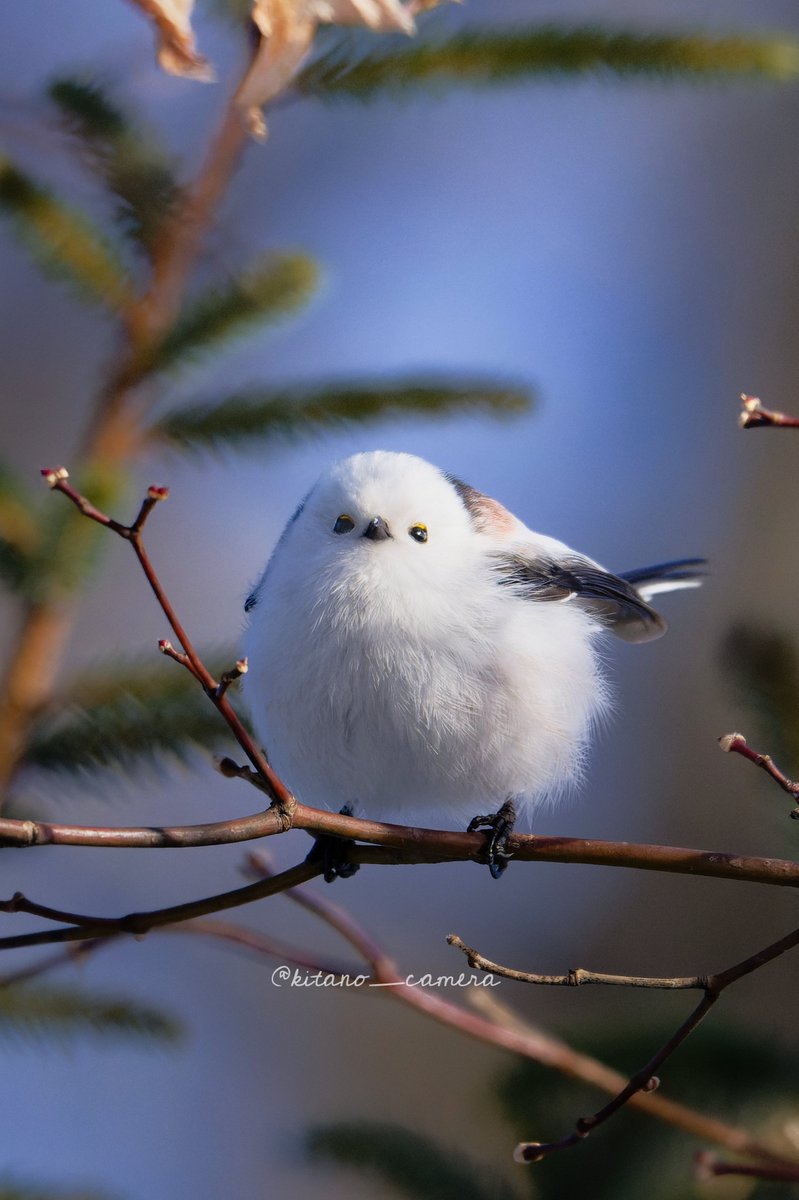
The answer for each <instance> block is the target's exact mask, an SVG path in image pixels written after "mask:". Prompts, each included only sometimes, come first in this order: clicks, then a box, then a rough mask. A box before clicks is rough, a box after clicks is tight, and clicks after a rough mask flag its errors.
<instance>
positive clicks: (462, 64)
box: [295, 25, 799, 100]
mask: <svg viewBox="0 0 799 1200" xmlns="http://www.w3.org/2000/svg"><path fill="white" fill-rule="evenodd" d="M587 72H604V73H612V74H614V75H620V76H627V75H633V76H640V75H643V76H655V77H663V78H707V77H713V76H731V75H760V76H764V77H766V78H769V79H775V80H786V79H793V78H795V77H796V75H797V74H799V41H797V40H796V39H795V38H792V37H787V36H786V37H774V38H754V37H752V38H750V37H737V36H730V37H714V36H704V35H701V34H685V35H681V34H675V35H663V34H644V33H633V32H629V31H619V32H615V33H614V32H609V31H607V30H604V29H599V28H596V27H594V26H578V27H574V28H564V27H560V26H555V25H542V26H533V27H532V28H521V27H520V28H514V29H509V30H508V31H507V32H502V33H498V32H496V30H494V29H470V30H466V31H464V32H462V33H458V34H456V35H455V36H454V37H451V38H449V39H448V40H442V39H437V40H428V41H409V40H408V39H407V38H391V39H382V38H381V39H380V41H379V42H375V41H374V40H371V41H368V42H367V41H366V40H365V39H364V38H363V37H362V36H358V35H357V34H356V35H347V36H344V37H342V38H341V39H340V41H339V42H338V43H337V44H336V45H335V46H334V47H333V48H332V49H331V50H329V51H328V52H326V53H323V54H322V55H321V56H320V57H319V58H317V59H316V60H315V61H314V62H312V63H311V64H310V65H309V66H308V67H306V68H305V70H304V71H302V72H300V74H299V75H298V77H297V79H296V81H295V87H296V88H297V89H298V90H299V91H300V92H302V93H303V94H305V95H308V96H315V97H317V98H319V99H321V100H328V99H337V98H339V97H341V98H345V97H349V98H352V99H358V100H368V99H371V98H372V97H373V96H376V95H379V94H381V93H385V92H388V93H396V92H400V91H407V90H409V89H411V88H438V89H443V88H446V87H453V86H458V87H462V86H464V85H468V86H480V85H488V84H506V83H513V82H515V81H517V80H522V79H525V78H533V77H535V76H542V75H543V76H549V75H553V74H566V75H580V74H585V73H587Z"/></svg>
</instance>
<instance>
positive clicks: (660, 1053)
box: [516, 929, 799, 1163]
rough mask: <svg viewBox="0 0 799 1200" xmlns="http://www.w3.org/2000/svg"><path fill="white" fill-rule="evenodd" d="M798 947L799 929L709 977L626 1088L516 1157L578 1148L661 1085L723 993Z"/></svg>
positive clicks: (524, 1147)
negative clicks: (665, 1068) (661, 1075)
mask: <svg viewBox="0 0 799 1200" xmlns="http://www.w3.org/2000/svg"><path fill="white" fill-rule="evenodd" d="M796 946H799V929H795V930H793V932H792V933H789V934H786V936H785V937H782V938H780V939H779V940H778V941H776V942H772V943H771V945H769V946H766V947H764V948H763V949H762V950H758V951H757V953H756V954H752V955H750V956H749V957H748V958H745V959H743V960H742V961H741V962H739V963H736V964H735V965H734V966H732V967H728V968H727V969H726V970H724V971H720V972H718V973H717V974H715V975H708V976H707V978H706V980H705V981H704V983H702V984H700V985H699V986H701V987H702V990H703V992H704V995H703V997H702V999H701V1000H700V1001H699V1003H698V1004H697V1005H696V1007H695V1008H694V1009H693V1011H692V1012H691V1013H689V1015H688V1016H687V1017H686V1018H685V1020H684V1021H683V1022H682V1024H681V1025H680V1026H679V1027H678V1028H677V1029H676V1030H675V1031H674V1033H673V1034H672V1035H671V1037H670V1038H669V1039H668V1041H666V1042H665V1043H664V1045H662V1046H661V1047H660V1049H659V1050H657V1051H656V1052H655V1054H653V1055H652V1057H651V1058H650V1060H649V1062H648V1063H646V1065H645V1066H643V1067H642V1068H641V1069H640V1070H639V1071H636V1073H635V1074H634V1075H633V1076H632V1078H631V1079H630V1080H629V1081H628V1082H627V1083H626V1084H625V1086H624V1087H623V1088H622V1089H621V1090H620V1091H619V1092H618V1093H617V1094H616V1095H615V1096H614V1097H613V1098H612V1099H611V1100H610V1101H609V1102H608V1103H607V1104H606V1105H604V1107H603V1108H600V1109H599V1110H598V1111H597V1112H595V1113H593V1114H592V1115H591V1116H589V1117H580V1119H579V1120H578V1121H577V1122H576V1125H575V1128H574V1130H573V1132H571V1133H568V1134H566V1135H565V1136H564V1137H562V1138H559V1139H558V1140H557V1141H554V1142H522V1143H521V1144H520V1145H519V1146H517V1148H516V1157H517V1159H518V1161H519V1162H528V1163H533V1162H540V1161H541V1159H543V1158H545V1157H546V1156H547V1155H548V1154H552V1153H553V1152H554V1151H556V1150H565V1149H567V1148H569V1147H570V1146H575V1145H576V1144H577V1143H578V1142H580V1141H583V1140H584V1139H585V1138H587V1137H588V1136H589V1134H591V1133H593V1131H594V1130H595V1129H596V1128H597V1127H598V1126H599V1125H602V1124H603V1123H604V1122H605V1121H607V1120H608V1119H609V1118H610V1117H612V1116H613V1115H614V1113H616V1112H618V1111H619V1109H621V1108H623V1107H624V1105H625V1104H627V1103H628V1101H629V1100H631V1099H632V1097H633V1096H635V1095H637V1094H639V1093H641V1092H646V1091H649V1090H652V1089H654V1088H656V1087H658V1086H659V1082H660V1081H659V1079H658V1077H657V1074H656V1072H657V1071H658V1070H659V1069H660V1067H661V1066H662V1065H663V1063H664V1062H666V1060H667V1059H668V1058H670V1057H671V1055H672V1054H673V1053H674V1052H675V1050H677V1049H678V1048H679V1047H680V1046H681V1045H682V1044H683V1042H684V1041H685V1040H686V1038H687V1037H689V1036H690V1034H691V1033H693V1031H694V1030H695V1029H696V1028H697V1026H698V1025H699V1024H700V1023H701V1022H702V1021H703V1020H704V1019H705V1017H706V1016H707V1014H708V1013H709V1012H710V1010H711V1008H713V1006H714V1005H715V1004H716V1003H717V1002H718V1000H719V997H720V996H721V994H722V992H723V991H724V990H725V989H726V988H728V987H730V985H731V984H733V983H736V982H737V981H738V980H739V979H743V978H744V976H746V975H751V974H752V972H753V971H757V970H759V969H760V968H761V967H762V966H765V964H766V963H769V962H773V960H774V959H775V958H779V957H780V955H782V954H785V953H787V951H789V950H792V949H794V948H795V947H796Z"/></svg>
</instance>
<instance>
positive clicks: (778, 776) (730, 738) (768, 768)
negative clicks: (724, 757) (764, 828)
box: [719, 733, 799, 819]
mask: <svg viewBox="0 0 799 1200" xmlns="http://www.w3.org/2000/svg"><path fill="white" fill-rule="evenodd" d="M719 745H720V746H721V748H722V750H724V751H725V752H726V753H727V754H740V755H741V757H742V758H748V759H749V762H752V763H754V764H755V766H756V767H761V768H762V769H763V770H764V771H765V772H766V774H767V775H770V776H771V778H772V779H773V780H774V782H775V783H778V784H779V786H780V787H781V788H782V790H783V791H784V792H787V793H788V795H789V796H791V797H793V799H794V800H796V799H797V798H799V783H797V782H796V781H795V780H793V779H789V778H788V776H787V775H785V774H784V772H782V771H781V770H780V768H779V767H778V766H777V764H776V763H775V762H774V759H773V758H772V757H771V755H770V754H760V753H759V752H758V751H757V750H752V749H751V748H750V747H749V746H747V744H746V738H745V737H744V735H743V734H742V733H725V734H724V736H723V737H720V738H719ZM791 816H792V817H794V818H795V819H799V805H797V806H796V807H795V808H794V809H793V811H792V812H791Z"/></svg>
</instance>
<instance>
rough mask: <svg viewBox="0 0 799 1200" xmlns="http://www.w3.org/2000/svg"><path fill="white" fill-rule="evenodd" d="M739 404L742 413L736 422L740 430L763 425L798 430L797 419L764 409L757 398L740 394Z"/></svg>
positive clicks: (798, 422)
mask: <svg viewBox="0 0 799 1200" xmlns="http://www.w3.org/2000/svg"><path fill="white" fill-rule="evenodd" d="M741 403H742V404H743V412H742V413H741V415H740V417H739V418H738V421H739V423H740V426H741V428H742V429H755V428H757V427H759V426H763V425H769V426H771V427H780V428H782V429H799V417H791V416H789V415H788V414H787V413H782V412H776V410H774V409H769V408H764V407H763V405H762V404H761V403H760V401H759V400H758V398H757V396H747V395H746V393H745V392H742V393H741Z"/></svg>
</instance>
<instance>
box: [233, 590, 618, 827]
mask: <svg viewBox="0 0 799 1200" xmlns="http://www.w3.org/2000/svg"><path fill="white" fill-rule="evenodd" d="M575 622H576V624H575ZM292 627H293V633H294V635H295V639H296V629H297V625H296V612H295V613H294V614H293V615H292ZM591 628H592V627H591V625H590V622H588V621H587V620H586V619H585V618H584V616H583V614H582V613H579V612H577V611H576V610H573V609H567V608H565V607H564V606H560V605H530V604H528V603H518V604H517V605H516V608H514V609H511V611H509V612H506V613H505V614H504V617H503V621H502V623H501V627H500V631H499V632H498V633H496V634H492V633H491V631H488V633H486V631H481V633H480V635H479V636H475V635H474V622H471V623H470V624H469V625H468V627H467V628H462V629H460V630H458V629H452V628H451V627H450V628H447V629H442V630H441V631H439V632H437V633H433V634H431V633H430V632H429V631H428V634H427V636H420V634H419V631H418V629H416V628H414V629H413V630H411V629H407V630H403V631H398V630H396V629H395V630H393V631H392V632H391V635H390V636H388V635H386V634H385V630H382V631H381V636H380V637H378V638H374V637H371V636H365V634H364V628H363V626H359V625H355V626H354V627H346V628H341V627H340V626H338V627H334V628H331V627H328V626H327V625H326V623H325V622H324V621H323V620H322V621H320V620H318V619H317V620H316V621H315V622H314V623H309V624H308V626H307V628H306V637H307V641H306V642H305V644H304V645H303V646H302V649H301V652H298V648H297V646H296V642H292V641H291V640H290V639H289V638H288V637H287V636H286V631H285V630H281V622H280V620H279V619H278V617H277V614H275V620H273V621H267V622H264V623H262V625H261V627H260V630H261V633H260V637H259V641H258V644H257V646H255V645H254V646H252V649H251V661H252V662H253V663H254V664H257V671H258V676H257V677H256V679H254V680H253V681H252V682H253V683H256V684H257V691H258V694H259V697H263V696H267V697H268V701H267V703H266V706H265V711H264V710H263V707H262V711H260V712H256V713H254V714H253V716H254V719H255V722H256V726H257V728H258V731H259V733H260V734H261V736H262V737H263V738H264V740H265V742H266V746H267V750H268V752H269V755H270V759H271V761H272V762H273V764H274V766H275V768H276V769H277V771H278V773H279V774H280V775H281V776H282V777H283V779H284V781H285V782H286V783H287V785H288V786H289V787H290V788H291V789H292V790H293V791H294V792H295V793H296V794H297V796H298V797H299V798H300V799H301V800H302V801H303V802H304V803H307V804H311V805H315V806H319V807H329V808H334V809H338V808H341V807H342V806H343V805H345V804H349V805H351V806H352V807H353V809H354V810H355V811H356V812H360V813H363V814H364V815H367V816H370V817H374V818H376V819H380V818H385V819H391V818H392V817H396V818H400V819H405V818H407V816H408V814H413V817H414V819H415V820H418V821H420V822H421V823H428V824H430V823H433V824H435V823H436V822H437V821H438V822H440V821H441V818H442V816H443V815H444V814H449V815H450V816H451V817H452V818H454V819H456V820H458V821H463V820H468V818H469V817H471V816H473V815H474V814H475V813H476V812H478V811H480V812H483V811H489V810H491V811H493V809H494V808H496V807H498V806H499V805H500V804H501V803H502V802H503V801H504V800H505V799H507V798H508V797H510V796H513V797H516V798H517V799H521V798H523V797H527V798H531V799H532V798H537V797H540V796H541V795H543V794H545V793H547V792H548V791H549V792H551V791H552V790H553V789H558V788H559V787H562V786H563V784H564V783H565V782H567V781H568V780H569V778H571V777H573V776H574V775H575V774H576V773H579V768H580V759H581V753H582V747H583V743H584V741H585V737H586V735H587V732H588V726H589V723H590V719H591V716H592V715H593V713H594V712H595V710H596V709H597V707H598V706H599V705H600V704H601V700H602V692H601V685H600V684H599V681H598V678H597V673H596V663H595V659H594V655H593V652H592V649H591V644H590V643H591ZM400 634H401V636H400ZM544 664H545V666H544ZM428 814H429V815H428ZM437 814H438V815H437Z"/></svg>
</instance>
